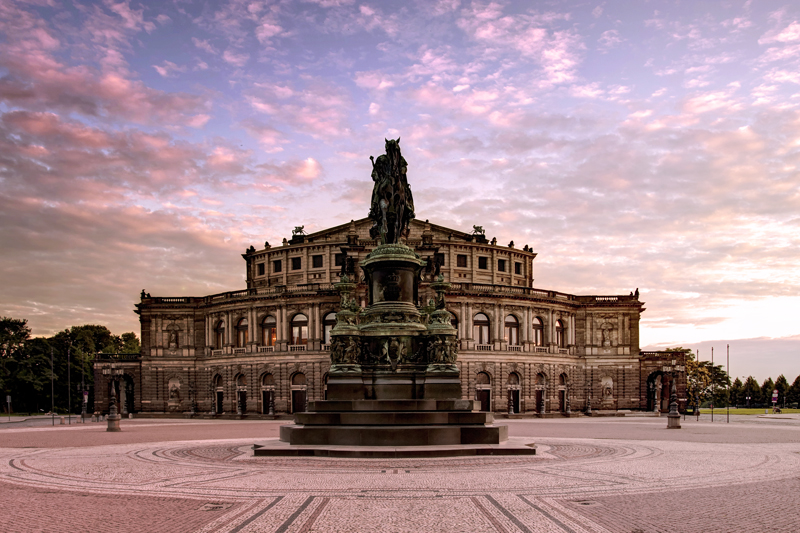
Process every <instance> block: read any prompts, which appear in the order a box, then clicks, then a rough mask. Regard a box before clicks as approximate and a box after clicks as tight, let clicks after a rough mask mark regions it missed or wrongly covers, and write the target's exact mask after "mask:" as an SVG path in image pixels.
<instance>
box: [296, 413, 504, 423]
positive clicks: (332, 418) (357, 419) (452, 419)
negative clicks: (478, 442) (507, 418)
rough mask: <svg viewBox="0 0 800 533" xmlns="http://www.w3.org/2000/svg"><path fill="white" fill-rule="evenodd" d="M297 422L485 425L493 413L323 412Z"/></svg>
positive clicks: (299, 416) (298, 418) (303, 415)
mask: <svg viewBox="0 0 800 533" xmlns="http://www.w3.org/2000/svg"><path fill="white" fill-rule="evenodd" d="M295 421H296V422H297V423H298V424H302V425H313V426H337V425H342V426H385V425H398V426H420V425H485V424H491V423H492V422H493V421H494V416H493V415H492V414H491V413H486V412H471V411H342V412H326V411H322V412H316V413H312V412H306V413H296V414H295Z"/></svg>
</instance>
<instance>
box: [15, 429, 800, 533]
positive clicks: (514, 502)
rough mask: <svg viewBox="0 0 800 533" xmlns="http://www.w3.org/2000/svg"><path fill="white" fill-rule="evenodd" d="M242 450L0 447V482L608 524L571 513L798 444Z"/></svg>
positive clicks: (489, 527) (782, 470)
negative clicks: (368, 455) (377, 452)
mask: <svg viewBox="0 0 800 533" xmlns="http://www.w3.org/2000/svg"><path fill="white" fill-rule="evenodd" d="M251 446H252V441H241V440H238V441H194V442H183V443H181V442H170V443H161V444H158V443H156V444H152V443H150V444H126V445H114V446H97V447H91V448H57V449H0V458H2V465H0V479H2V480H3V481H5V482H9V483H14V484H23V485H28V486H34V487H47V488H48V489H51V490H63V491H80V492H84V493H86V492H88V493H102V494H117V495H131V496H133V495H148V496H162V497H171V498H176V497H177V498H189V499H195V500H200V501H199V502H198V506H203V507H202V508H201V510H208V511H211V512H215V513H218V514H219V515H220V516H219V518H218V519H216V520H214V521H212V522H211V523H209V524H208V525H207V527H206V530H208V531H285V532H289V531H409V530H414V529H416V530H419V531H426V530H430V531H432V530H436V531H451V530H452V531H461V530H464V531H501V532H512V531H523V532H526V531H527V532H533V531H573V532H578V531H604V530H605V529H604V528H603V527H601V526H600V525H599V524H598V523H595V522H593V521H592V520H590V519H589V518H587V516H586V515H585V514H582V513H580V512H577V511H576V510H575V509H576V507H581V506H583V507H591V506H593V505H595V504H596V499H597V498H601V497H605V496H610V495H623V494H641V493H646V492H658V491H670V490H685V489H688V488H693V487H711V486H723V485H726V486H727V485H731V484H737V483H739V484H741V483H752V482H756V481H766V480H774V479H781V478H786V477H789V476H791V475H792V474H791V473H792V472H797V471H800V454H798V453H797V452H798V451H800V446H798V445H796V444H770V445H761V446H759V447H758V448H756V449H755V451H754V447H753V446H752V445H736V444H725V445H715V447H714V448H715V449H714V450H711V449H709V446H708V445H707V444H700V443H698V444H694V443H686V442H631V441H610V440H608V441H607V440H603V441H596V440H591V439H545V440H542V441H540V442H537V446H538V452H537V455H536V456H505V457H503V456H500V457H497V456H484V457H456V458H436V459H340V458H295V457H291V458H290V457H284V458H274V457H253V456H252V450H251ZM392 517H394V518H392ZM398 517H402V520H399V519H398ZM398 520H399V521H398ZM354 523H355V524H358V527H357V528H355V529H353V528H352V527H353V526H352V524H354ZM343 524H351V529H347V528H344V526H343ZM447 524H462V526H463V525H465V524H466V525H469V526H470V527H466V528H465V529H459V528H455V529H448V527H449V526H447Z"/></svg>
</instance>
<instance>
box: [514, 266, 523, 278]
mask: <svg viewBox="0 0 800 533" xmlns="http://www.w3.org/2000/svg"><path fill="white" fill-rule="evenodd" d="M514 274H516V275H518V276H519V275H522V263H514Z"/></svg>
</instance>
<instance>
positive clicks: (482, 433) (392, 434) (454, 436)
mask: <svg viewBox="0 0 800 533" xmlns="http://www.w3.org/2000/svg"><path fill="white" fill-rule="evenodd" d="M280 440H282V441H283V442H288V443H289V444H300V445H337V446H440V445H454V444H499V443H502V442H505V441H506V440H508V426H450V425H448V426H434V425H425V426H301V425H287V426H281V428H280Z"/></svg>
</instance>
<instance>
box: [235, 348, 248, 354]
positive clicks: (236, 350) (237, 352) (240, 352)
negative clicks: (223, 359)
mask: <svg viewBox="0 0 800 533" xmlns="http://www.w3.org/2000/svg"><path fill="white" fill-rule="evenodd" d="M243 353H247V348H234V349H233V354H234V355H239V354H243Z"/></svg>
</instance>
